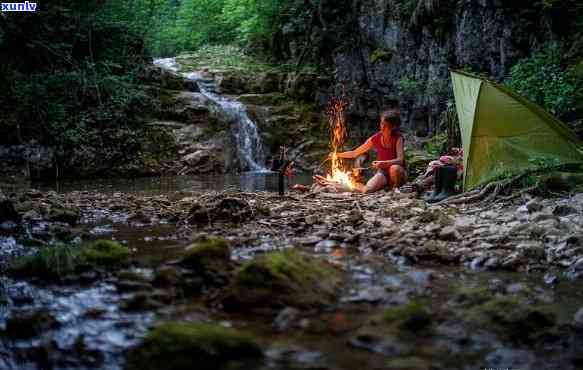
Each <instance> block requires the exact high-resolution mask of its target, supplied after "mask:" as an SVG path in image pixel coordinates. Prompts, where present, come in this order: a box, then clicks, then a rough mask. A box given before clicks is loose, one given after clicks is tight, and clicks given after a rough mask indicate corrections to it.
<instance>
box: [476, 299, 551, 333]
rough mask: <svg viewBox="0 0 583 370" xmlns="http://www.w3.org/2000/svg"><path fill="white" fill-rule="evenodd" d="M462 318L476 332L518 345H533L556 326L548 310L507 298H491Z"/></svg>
mask: <svg viewBox="0 0 583 370" xmlns="http://www.w3.org/2000/svg"><path fill="white" fill-rule="evenodd" d="M465 318H466V320H468V322H471V323H473V324H475V325H478V326H479V327H480V328H483V329H487V330H491V331H493V332H495V333H496V334H498V335H500V336H502V337H504V338H507V339H509V340H511V341H513V342H519V343H528V342H531V341H533V340H534V339H535V338H536V337H537V336H538V335H540V334H542V333H543V332H544V331H545V330H548V329H550V328H551V327H552V326H553V325H554V324H555V322H556V317H555V314H554V313H552V312H551V311H549V310H548V309H546V308H543V307H539V306H536V305H532V304H526V303H524V302H523V301H522V300H519V299H516V298H510V297H500V298H493V299H491V300H488V301H487V302H485V303H483V304H481V305H478V306H475V307H473V308H472V310H471V311H470V312H469V313H468V314H467V315H466V316H465Z"/></svg>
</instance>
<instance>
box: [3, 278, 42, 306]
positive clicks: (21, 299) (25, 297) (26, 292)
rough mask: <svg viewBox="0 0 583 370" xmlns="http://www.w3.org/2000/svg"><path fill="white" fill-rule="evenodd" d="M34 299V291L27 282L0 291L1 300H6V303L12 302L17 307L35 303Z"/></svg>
mask: <svg viewBox="0 0 583 370" xmlns="http://www.w3.org/2000/svg"><path fill="white" fill-rule="evenodd" d="M0 288H2V287H0ZM34 297H35V296H34V293H33V290H32V289H31V287H30V285H28V284H27V283H25V282H18V283H15V284H11V285H9V286H8V287H7V288H4V289H0V300H2V299H4V301H5V302H7V301H8V300H11V301H12V302H14V304H17V305H26V304H31V303H33V302H34Z"/></svg>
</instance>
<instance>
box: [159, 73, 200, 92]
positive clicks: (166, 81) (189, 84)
mask: <svg viewBox="0 0 583 370" xmlns="http://www.w3.org/2000/svg"><path fill="white" fill-rule="evenodd" d="M160 87H161V88H162V89H167V90H187V91H191V92H199V91H200V89H199V88H198V85H197V84H196V82H195V81H192V80H189V79H187V78H185V77H183V76H181V75H179V74H177V73H174V72H172V71H169V70H167V69H162V71H161V72H160Z"/></svg>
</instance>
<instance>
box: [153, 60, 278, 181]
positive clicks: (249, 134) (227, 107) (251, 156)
mask: <svg viewBox="0 0 583 370" xmlns="http://www.w3.org/2000/svg"><path fill="white" fill-rule="evenodd" d="M154 63H155V64H156V65H159V66H161V67H163V68H166V69H169V70H171V71H173V72H178V71H179V70H180V67H179V65H178V64H177V63H176V59H175V58H165V59H157V60H155V61H154ZM184 76H185V77H186V78H188V79H190V80H193V81H195V82H196V83H197V84H198V86H199V88H200V92H201V94H203V95H204V96H206V97H207V98H209V99H210V100H212V101H213V102H215V103H216V104H218V105H219V106H220V107H221V108H222V110H223V113H224V114H225V115H226V118H227V119H228V121H229V122H236V126H235V129H234V130H233V135H234V136H235V141H236V143H237V156H238V159H239V163H240V165H241V168H244V169H246V170H250V171H255V172H268V170H267V169H266V168H265V166H264V163H265V152H264V151H263V144H262V143H261V137H260V136H259V131H258V130H257V125H256V124H255V122H253V121H252V120H251V119H250V118H249V116H248V115H247V111H246V109H245V106H244V105H243V104H241V103H240V102H237V101H233V100H231V99H229V98H226V97H224V96H221V95H219V94H218V93H217V90H216V86H215V84H214V82H213V81H212V80H209V79H205V78H204V77H203V76H201V75H200V74H199V73H186V74H184Z"/></svg>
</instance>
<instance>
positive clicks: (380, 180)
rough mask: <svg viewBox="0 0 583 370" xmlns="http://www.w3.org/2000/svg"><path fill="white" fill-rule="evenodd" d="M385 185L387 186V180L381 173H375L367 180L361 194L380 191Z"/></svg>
mask: <svg viewBox="0 0 583 370" xmlns="http://www.w3.org/2000/svg"><path fill="white" fill-rule="evenodd" d="M385 185H387V178H386V177H385V175H383V173H382V172H381V171H377V173H376V174H375V175H374V176H373V177H371V178H370V180H368V182H367V183H366V186H365V187H364V188H363V189H362V192H363V193H374V192H375V191H379V190H381V189H382V188H383V187H384V186H385Z"/></svg>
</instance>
